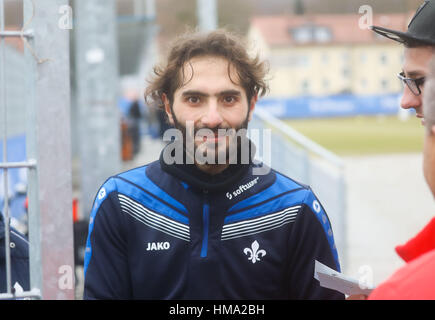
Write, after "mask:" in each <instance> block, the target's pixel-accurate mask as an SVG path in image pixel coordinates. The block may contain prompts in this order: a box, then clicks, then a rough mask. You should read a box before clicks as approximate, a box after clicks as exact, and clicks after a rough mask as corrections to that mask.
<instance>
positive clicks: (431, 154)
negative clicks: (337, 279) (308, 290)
mask: <svg viewBox="0 0 435 320" xmlns="http://www.w3.org/2000/svg"><path fill="white" fill-rule="evenodd" d="M429 70H430V71H429V72H430V73H429V75H428V77H427V80H426V84H425V96H424V97H423V106H424V107H423V112H424V118H425V126H426V134H425V137H424V151H423V172H424V177H425V179H426V182H427V184H428V186H429V188H430V190H431V191H432V194H433V195H434V196H435V58H433V59H432V62H431V64H430V68H429ZM396 251H397V253H398V254H399V256H400V257H402V259H403V260H405V261H406V262H407V264H406V265H405V266H404V267H402V268H400V269H399V270H398V271H396V272H395V273H394V274H393V275H392V276H391V277H390V278H389V279H388V280H386V281H385V282H384V283H382V284H381V285H379V286H378V287H377V288H376V289H375V290H374V291H373V292H372V293H371V294H370V296H369V300H381V299H382V300H384V299H387V300H393V299H394V300H396V299H400V300H416V299H418V300H421V299H430V300H432V299H435V275H434V270H435V217H434V218H432V220H431V221H430V222H429V224H428V225H427V226H426V227H425V228H424V229H423V230H422V231H421V232H420V233H418V234H417V235H416V236H415V237H414V238H412V239H410V240H409V241H408V242H407V243H405V244H404V245H400V246H397V247H396Z"/></svg>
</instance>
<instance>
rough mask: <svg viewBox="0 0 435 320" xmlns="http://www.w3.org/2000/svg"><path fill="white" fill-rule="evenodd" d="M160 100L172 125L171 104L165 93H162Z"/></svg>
mask: <svg viewBox="0 0 435 320" xmlns="http://www.w3.org/2000/svg"><path fill="white" fill-rule="evenodd" d="M162 102H163V105H164V107H165V112H166V115H167V116H168V120H169V123H170V124H171V125H174V117H173V116H172V110H171V104H170V102H169V99H168V97H167V95H166V94H165V93H163V94H162Z"/></svg>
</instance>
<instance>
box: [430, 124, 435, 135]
mask: <svg viewBox="0 0 435 320" xmlns="http://www.w3.org/2000/svg"><path fill="white" fill-rule="evenodd" d="M430 132H431V134H433V135H435V125H433V126H432V127H431V128H430Z"/></svg>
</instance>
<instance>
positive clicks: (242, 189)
mask: <svg viewBox="0 0 435 320" xmlns="http://www.w3.org/2000/svg"><path fill="white" fill-rule="evenodd" d="M258 179H260V177H257V178H255V179H254V180H252V181H249V182H248V183H247V184H242V185H241V186H239V187H238V188H237V189H236V190H234V191H233V192H232V193H230V192H227V194H226V196H227V198H228V199H230V200H231V199H232V198H233V197H234V198H235V197H237V196H238V195H241V194H242V193H243V192H245V191H246V190H248V189H251V188H252V187H253V186H255V185H256V184H257V182H258Z"/></svg>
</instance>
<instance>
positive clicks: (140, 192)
mask: <svg viewBox="0 0 435 320" xmlns="http://www.w3.org/2000/svg"><path fill="white" fill-rule="evenodd" d="M140 169H143V171H142V170H141V171H142V173H143V174H140V175H138V174H137V173H136V174H132V173H134V172H131V171H128V172H126V173H123V174H121V175H119V176H116V177H115V178H116V184H117V186H118V192H119V193H120V194H124V195H128V197H129V198H131V199H133V200H135V201H137V202H139V203H142V204H143V205H144V206H146V207H147V208H148V209H150V210H152V211H155V212H158V213H160V214H163V215H166V216H167V217H169V218H171V219H173V220H175V221H178V222H181V223H184V224H188V223H189V219H188V218H187V217H186V215H187V214H188V211H187V209H186V208H185V207H184V206H183V205H182V204H181V203H180V202H178V201H177V200H175V199H174V198H172V197H171V196H170V195H168V194H167V193H166V192H165V191H163V190H162V189H160V188H159V187H158V186H157V185H155V184H154V183H153V182H152V181H151V180H150V179H148V177H147V176H146V175H145V167H142V168H140ZM132 171H135V170H132Z"/></svg>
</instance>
